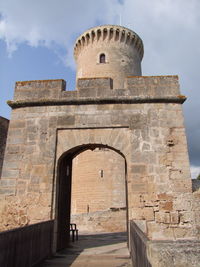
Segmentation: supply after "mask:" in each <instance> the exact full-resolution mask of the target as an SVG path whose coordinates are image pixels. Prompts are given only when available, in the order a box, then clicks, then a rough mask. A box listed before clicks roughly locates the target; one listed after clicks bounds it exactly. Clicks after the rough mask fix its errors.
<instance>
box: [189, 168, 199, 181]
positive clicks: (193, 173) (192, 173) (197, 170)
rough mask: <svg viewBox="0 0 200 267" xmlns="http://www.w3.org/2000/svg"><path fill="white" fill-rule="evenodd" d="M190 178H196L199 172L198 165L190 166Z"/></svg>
mask: <svg viewBox="0 0 200 267" xmlns="http://www.w3.org/2000/svg"><path fill="white" fill-rule="evenodd" d="M190 171H191V176H192V179H196V178H197V176H198V175H199V174H200V167H195V166H191V168H190Z"/></svg>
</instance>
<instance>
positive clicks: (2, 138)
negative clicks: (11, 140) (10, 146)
mask: <svg viewBox="0 0 200 267" xmlns="http://www.w3.org/2000/svg"><path fill="white" fill-rule="evenodd" d="M8 125H9V120H7V119H6V118H3V117H1V116H0V177H1V171H2V166H3V158H4V152H5V147H6V139H7V133H8Z"/></svg>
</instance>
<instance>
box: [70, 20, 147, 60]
mask: <svg viewBox="0 0 200 267" xmlns="http://www.w3.org/2000/svg"><path fill="white" fill-rule="evenodd" d="M97 42H107V43H108V45H109V43H110V42H118V43H123V44H124V45H127V46H133V47H135V48H136V49H137V51H138V54H139V55H140V59H141V60H142V58H143V54H144V47H143V42H142V40H141V38H140V37H139V36H138V35H137V34H136V33H135V32H134V31H132V30H130V29H128V28H125V27H122V26H117V25H103V26H99V27H95V28H91V29H89V30H88V31H86V32H84V33H83V34H82V35H81V36H80V37H79V38H78V39H77V40H76V42H75V45H74V57H75V59H76V58H77V56H78V54H79V53H80V52H81V51H82V49H84V48H85V47H86V46H87V45H89V44H94V43H97Z"/></svg>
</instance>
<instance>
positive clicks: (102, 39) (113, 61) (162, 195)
mask: <svg viewBox="0 0 200 267" xmlns="http://www.w3.org/2000/svg"><path fill="white" fill-rule="evenodd" d="M74 55H75V59H76V62H77V84H76V90H75V91H66V90H65V89H66V88H65V81H64V80H42V81H39V80H38V81H24V82H17V83H16V87H15V94H14V100H13V101H9V102H8V103H9V105H10V106H11V107H12V116H11V120H10V126H9V131H8V138H7V145H6V152H5V158H4V164H3V170H2V177H1V183H0V199H1V206H0V213H1V214H0V227H1V230H5V229H11V228H15V227H18V226H24V225H27V224H34V223H37V222H42V221H46V220H49V219H52V220H54V251H55V250H57V249H59V248H62V247H64V246H65V241H64V240H63V239H62V237H63V233H62V231H63V227H64V224H65V222H66V221H67V223H66V229H67V227H68V226H69V210H70V190H71V189H70V183H71V162H72V159H73V158H74V157H75V155H77V154H78V153H80V152H82V151H84V150H87V149H94V148H96V147H107V148H110V149H112V150H114V151H116V152H117V153H120V155H122V157H124V159H125V161H126V179H125V181H126V200H127V218H128V220H127V223H128V226H130V224H131V225H132V226H131V227H128V235H129V237H131V245H130V248H131V250H132V251H134V249H135V246H136V245H137V246H138V244H140V245H141V246H143V245H144V246H143V247H142V248H140V249H141V250H140V251H143V252H144V251H148V253H149V254H148V260H149V262H151V264H152V266H159V265H156V264H157V263H155V262H156V260H157V259H158V258H159V257H160V259H161V260H164V257H162V255H163V254H162V253H164V252H163V251H166V255H167V258H168V260H169V255H171V254H170V253H169V248H173V253H174V254H173V255H175V256H173V257H176V255H185V254H184V249H186V247H188V246H185V247H184V245H183V244H182V243H181V244H182V245H181V246H180V247H181V248H180V247H179V248H178V250H177V251H179V252H178V253H177V254H176V252H175V247H174V244H175V243H173V242H174V241H175V240H179V239H187V240H194V239H198V238H199V231H198V229H199V219H198V218H199V207H198V205H195V203H196V200H197V199H198V197H199V195H198V194H197V193H193V192H192V182H191V178H190V171H189V160H188V152H187V143H186V137H185V128H184V123H183V115H182V103H183V102H184V101H185V99H186V98H185V97H184V96H182V95H181V94H180V90H179V83H178V77H177V76H142V74H141V60H142V57H143V43H142V40H141V39H140V37H139V36H138V35H137V34H136V33H135V32H133V31H131V30H129V29H127V28H124V27H121V26H114V25H105V26H100V27H95V28H92V29H89V30H88V31H86V32H85V33H84V34H82V35H81V36H80V37H79V38H78V39H77V41H76V44H75V48H74ZM101 55H105V62H103V63H102V62H100V61H101V60H100V56H101ZM67 176H68V177H70V178H69V179H67V178H66V179H65V177H67ZM63 188H66V190H63ZM66 200H67V201H66ZM63 211H64V215H63V214H62V213H63ZM133 222H134V223H135V224H134V225H135V227H136V226H137V227H138V228H139V229H140V231H142V232H143V233H144V234H145V235H146V236H147V237H148V238H149V239H150V240H152V242H150V241H149V242H148V243H145V244H144V242H145V240H146V239H141V240H140V241H141V242H140V243H138V242H139V241H138V239H137V242H136V243H137V244H136V243H134V240H135V239H134V238H133V237H134V236H135V235H134V234H133V233H132V232H133V228H134V227H133ZM139 236H140V237H141V234H140V235H138V236H137V238H139ZM159 240H160V241H159ZM161 240H165V241H166V240H168V241H166V242H168V243H167V244H168V245H167V247H166V242H165V243H162V241H161ZM172 241H173V242H172ZM156 242H158V243H156ZM170 242H171V243H170ZM177 242H178V241H177ZM191 242H192V241H191ZM133 244H134V245H133ZM157 244H158V245H157ZM196 244H197V243H196ZM198 244H199V243H198ZM156 246H157V247H156ZM177 246H178V245H177ZM161 247H162V253H161V254H159V253H160V252H159V251H160V249H161ZM145 248H146V250H145ZM137 251H138V248H137ZM180 251H181V252H180ZM156 253H157V254H156ZM180 253H182V254H180ZM155 255H157V256H155ZM160 255H161V256H160ZM191 255H193V254H191ZM196 255H197V254H196ZM154 256H155V257H154ZM177 257H178V256H177ZM185 260H186V261H187V259H185ZM154 263H155V264H154ZM167 264H168V263H167ZM140 266H143V265H140ZM145 266H146V265H145ZM160 266H161V265H160ZM162 266H165V265H162ZM166 266H167V265H166ZM170 266H175V265H170ZM182 266H184V265H182Z"/></svg>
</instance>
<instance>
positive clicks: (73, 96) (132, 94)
mask: <svg viewBox="0 0 200 267" xmlns="http://www.w3.org/2000/svg"><path fill="white" fill-rule="evenodd" d="M124 83H125V89H120V88H119V89H112V79H111V78H109V77H102V78H96V77H94V78H82V79H79V80H78V83H77V84H78V90H74V91H66V90H65V89H66V82H65V81H64V80H61V79H60V80H44V81H41V80H39V81H24V82H17V83H16V87H15V95H14V101H8V104H9V105H10V106H11V107H13V108H17V107H21V106H43V105H78V104H95V103H154V102H155V103H156V102H167V103H170V102H172V103H174V102H177V103H183V102H184V101H185V99H186V97H185V96H182V95H180V90H179V82H178V76H170V75H169V76H133V77H127V78H126V79H125V81H124Z"/></svg>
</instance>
